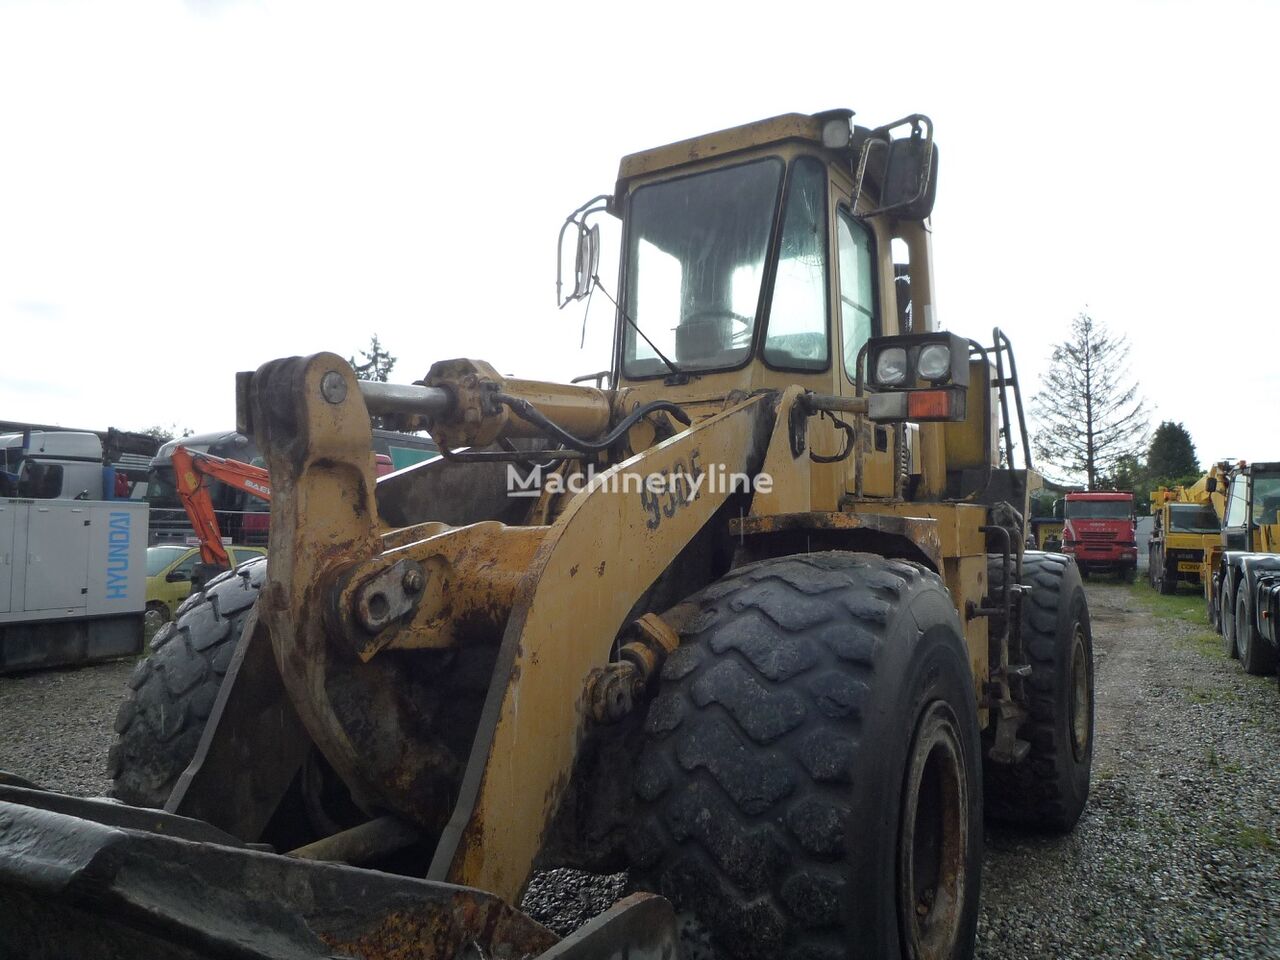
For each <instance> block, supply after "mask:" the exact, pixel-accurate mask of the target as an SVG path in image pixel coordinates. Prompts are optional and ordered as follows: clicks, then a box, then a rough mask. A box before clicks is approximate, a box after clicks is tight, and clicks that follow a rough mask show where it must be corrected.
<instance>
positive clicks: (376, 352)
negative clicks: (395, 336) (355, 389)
mask: <svg viewBox="0 0 1280 960" xmlns="http://www.w3.org/2000/svg"><path fill="white" fill-rule="evenodd" d="M360 355H361V356H362V357H364V362H363V363H356V359H355V357H350V358H348V359H347V363H349V364H351V369H352V370H354V371H355V374H356V379H358V380H377V381H378V382H379V383H386V382H387V378H388V377H390V376H391V370H392V368H393V367H395V365H396V358H395V357H393V356H392V355H391V354H390V353H388V352H387V351H386V350H385V349H383V346H382V344H381V343H379V342H378V335H377V334H376V333H375V334H374V335H373V339H372V340H371V341H370V343H369V349H368V350H361V351H360Z"/></svg>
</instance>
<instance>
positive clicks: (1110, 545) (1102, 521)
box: [1062, 493, 1138, 583]
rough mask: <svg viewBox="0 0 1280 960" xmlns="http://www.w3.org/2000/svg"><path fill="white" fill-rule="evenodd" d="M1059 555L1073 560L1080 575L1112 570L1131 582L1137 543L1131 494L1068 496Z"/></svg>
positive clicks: (1134, 573)
mask: <svg viewBox="0 0 1280 960" xmlns="http://www.w3.org/2000/svg"><path fill="white" fill-rule="evenodd" d="M1065 499H1066V504H1065V511H1064V517H1063V519H1064V524H1063V528H1062V552H1063V553H1068V554H1071V555H1072V556H1073V557H1075V558H1076V564H1077V565H1078V566H1079V567H1080V573H1081V575H1083V576H1088V574H1089V571H1091V570H1114V571H1116V572H1117V573H1118V574H1119V575H1120V576H1121V577H1123V578H1124V579H1125V580H1126V581H1128V582H1130V583H1132V582H1133V581H1134V579H1135V578H1136V577H1137V573H1138V542H1137V532H1136V531H1137V527H1136V517H1135V515H1134V508H1133V494H1132V493H1068V494H1067V496H1066V498H1065Z"/></svg>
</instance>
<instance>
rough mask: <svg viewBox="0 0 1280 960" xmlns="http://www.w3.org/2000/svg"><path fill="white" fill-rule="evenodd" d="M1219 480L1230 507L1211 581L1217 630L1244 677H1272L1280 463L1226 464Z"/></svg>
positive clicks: (1278, 641)
mask: <svg viewBox="0 0 1280 960" xmlns="http://www.w3.org/2000/svg"><path fill="white" fill-rule="evenodd" d="M1219 476H1220V477H1221V480H1220V481H1218V482H1220V483H1221V484H1222V486H1223V487H1225V494H1226V505H1225V508H1224V513H1223V517H1222V551H1221V554H1220V557H1219V559H1218V561H1217V565H1216V567H1215V569H1214V573H1213V580H1212V587H1213V592H1214V596H1215V597H1216V598H1217V603H1216V608H1217V617H1216V619H1217V627H1218V629H1219V631H1220V632H1221V633H1222V641H1223V646H1224V647H1225V649H1226V651H1227V654H1228V655H1229V656H1232V657H1239V659H1240V665H1241V666H1242V667H1243V668H1244V669H1245V672H1246V673H1252V674H1269V673H1273V672H1274V671H1275V669H1276V662H1277V651H1278V650H1280V463H1246V462H1245V461H1243V460H1241V461H1239V462H1238V463H1236V464H1229V463H1223V464H1219ZM1216 486H1217V483H1215V488H1216ZM1213 619H1214V615H1213V607H1212V606H1211V607H1210V620H1211V621H1212V620H1213Z"/></svg>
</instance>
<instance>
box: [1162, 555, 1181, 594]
mask: <svg viewBox="0 0 1280 960" xmlns="http://www.w3.org/2000/svg"><path fill="white" fill-rule="evenodd" d="M1159 589H1160V592H1161V593H1162V594H1164V595H1165V596H1166V597H1170V596H1173V595H1174V594H1175V593H1177V592H1178V571H1177V569H1176V568H1174V569H1172V570H1171V569H1169V564H1167V563H1164V564H1162V565H1161V571H1160V579H1159Z"/></svg>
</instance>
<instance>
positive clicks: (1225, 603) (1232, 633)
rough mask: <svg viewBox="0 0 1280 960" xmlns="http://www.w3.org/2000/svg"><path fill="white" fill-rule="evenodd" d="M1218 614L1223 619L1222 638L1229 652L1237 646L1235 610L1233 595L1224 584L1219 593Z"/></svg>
mask: <svg viewBox="0 0 1280 960" xmlns="http://www.w3.org/2000/svg"><path fill="white" fill-rule="evenodd" d="M1218 616H1219V617H1220V618H1221V619H1222V640H1223V643H1225V644H1226V647H1227V653H1231V652H1232V651H1234V650H1235V648H1236V629H1235V611H1234V610H1233V609H1232V608H1231V595H1230V594H1228V593H1227V588H1226V587H1225V586H1224V587H1223V588H1222V590H1221V591H1219V593H1218Z"/></svg>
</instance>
